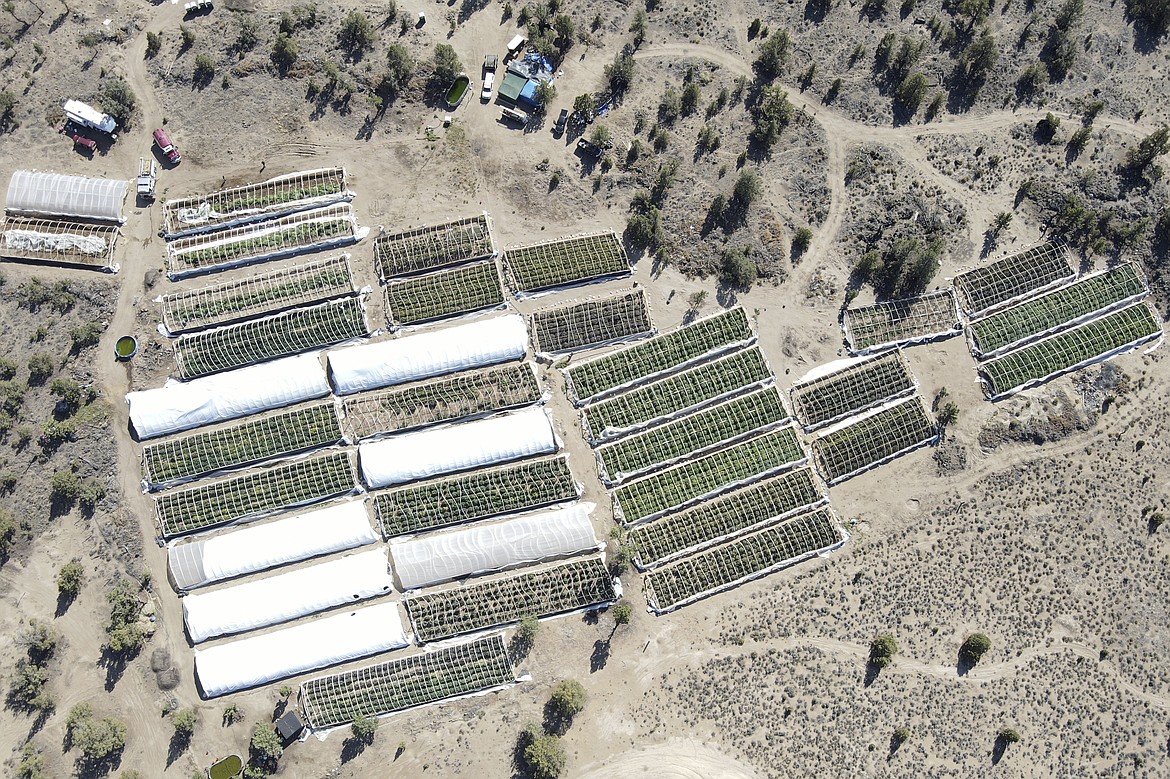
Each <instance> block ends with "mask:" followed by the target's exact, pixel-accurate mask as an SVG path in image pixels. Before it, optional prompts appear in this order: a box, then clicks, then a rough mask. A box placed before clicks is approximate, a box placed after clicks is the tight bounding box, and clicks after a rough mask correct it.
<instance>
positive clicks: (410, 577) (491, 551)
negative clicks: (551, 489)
mask: <svg viewBox="0 0 1170 779" xmlns="http://www.w3.org/2000/svg"><path fill="white" fill-rule="evenodd" d="M592 510H593V504H592V503H579V504H577V505H574V506H570V507H568V508H565V509H561V510H559V511H548V512H544V513H541V514H531V515H528V516H521V517H516V518H514V519H510V520H506V521H504V522H495V523H491V524H479V525H475V526H473V527H469V528H466V529H464V530H455V531H452V532H447V533H435V534H430V535H426V536H423V537H421V538H414V539H410V540H407V541H403V542H400V543H397V544H391V546H390V557H391V558H392V559H393V561H394V572H395V573H396V574H398V581H399V583H400V584H401V585H402V588H403V589H404V590H411V589H414V588H416V587H423V586H425V585H428V584H436V583H438V582H443V581H447V580H449V579H457V578H459V577H460V576H467V575H468V574H473V573H482V572H485V571H496V570H499V569H501V568H507V567H509V566H513V565H518V564H520V563H530V562H536V561H537V560H543V559H545V558H548V557H559V556H562V555H567V554H572V553H574V552H582V551H585V550H586V549H594V548H596V547H597V543H598V542H597V537H596V536H595V535H594V534H593V523H591V522H590V521H589V512H590V511H592Z"/></svg>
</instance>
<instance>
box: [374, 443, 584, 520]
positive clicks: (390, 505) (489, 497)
mask: <svg viewBox="0 0 1170 779" xmlns="http://www.w3.org/2000/svg"><path fill="white" fill-rule="evenodd" d="M576 497H577V484H576V482H575V481H573V474H572V473H570V471H569V466H568V463H566V462H565V458H563V457H557V458H553V459H551V460H533V461H529V462H522V463H519V464H517V465H510V466H507V467H505V468H497V469H494V470H488V471H478V472H475V473H470V474H468V475H466V476H456V477H453V478H447V479H436V480H434V481H428V482H423V483H421V484H418V485H416V486H413V487H404V488H401V489H396V490H390V491H389V492H383V493H379V494H378V495H377V496H376V498H375V500H374V505H375V507H376V508H377V513H378V521H379V522H380V523H381V525H382V533H383V534H384V535H385V536H386V537H387V538H389V537H391V536H397V535H402V534H404V533H414V532H418V531H420V530H430V529H433V528H439V527H446V526H448V525H454V524H457V523H461V522H470V521H472V520H476V519H483V518H485V517H492V516H497V515H500V514H508V513H512V512H516V511H524V510H526V509H532V508H537V507H539V506H547V505H549V504H552V503H560V502H563V501H569V500H574V499H575V498H576Z"/></svg>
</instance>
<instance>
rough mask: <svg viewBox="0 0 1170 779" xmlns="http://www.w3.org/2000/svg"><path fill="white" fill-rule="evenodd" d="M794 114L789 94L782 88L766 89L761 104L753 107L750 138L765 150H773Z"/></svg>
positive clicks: (761, 97)
mask: <svg viewBox="0 0 1170 779" xmlns="http://www.w3.org/2000/svg"><path fill="white" fill-rule="evenodd" d="M792 114H793V108H792V104H791V103H790V102H788V93H787V92H785V91H784V90H783V89H781V88H780V87H764V91H763V93H762V94H761V95H760V99H759V102H757V103H756V104H755V105H754V106H753V107H752V120H753V124H752V129H751V132H750V133H749V134H748V138H749V139H750V140H751V142H752V143H754V144H757V145H759V146H762V147H763V148H765V149H768V148H771V147H772V146H773V145H774V144H775V143H776V141H778V140H780V133H781V132H783V130H784V128H785V127H787V126H788V123H789V122H791V121H792Z"/></svg>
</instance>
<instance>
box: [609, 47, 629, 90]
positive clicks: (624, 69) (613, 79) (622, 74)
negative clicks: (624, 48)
mask: <svg viewBox="0 0 1170 779" xmlns="http://www.w3.org/2000/svg"><path fill="white" fill-rule="evenodd" d="M605 80H606V81H608V82H609V88H610V89H612V90H613V91H614V92H615V93H617V94H621V93H623V92H625V91H626V90H627V89H629V88H630V83H631V82H633V80H634V58H633V56H631V55H630V54H627V53H625V52H618V53H617V54H615V55H614V57H613V62H612V63H610V64H609V65H606V66H605Z"/></svg>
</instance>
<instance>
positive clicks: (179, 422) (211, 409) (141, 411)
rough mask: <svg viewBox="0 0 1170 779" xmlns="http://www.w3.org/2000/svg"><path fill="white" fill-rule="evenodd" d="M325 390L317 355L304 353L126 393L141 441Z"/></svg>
mask: <svg viewBox="0 0 1170 779" xmlns="http://www.w3.org/2000/svg"><path fill="white" fill-rule="evenodd" d="M328 394H329V381H328V379H327V378H326V376H325V370H324V369H323V368H322V367H321V360H320V358H319V357H318V356H317V354H316V353H310V354H302V355H299V356H297V357H287V358H285V359H283V360H274V361H272V362H268V363H263V364H262V365H253V366H250V367H247V368H239V369H237V370H234V371H227V372H225V373H220V374H216V375H214V376H206V377H204V378H202V379H193V380H191V381H187V382H179V381H174V380H171V381H168V382H167V383H166V386H163V387H159V388H157V389H149V390H141V391H139V392H131V393H129V394H127V395H126V402H127V403H129V404H130V421H131V422H132V423H133V425H134V432H136V433H137V434H138V438H139V440H146V439H148V438H154V437H156V436H160V435H166V434H167V433H177V432H179V431H180V430H189V429H191V428H193V427H200V426H202V425H211V424H215V423H216V422H226V421H227V420H229V419H236V418H237V417H242V416H247V415H248V414H256V413H259V412H261V411H267V410H269V409H273V408H280V407H282V406H288V405H291V404H293V403H299V402H301V401H303V400H311V399H312V398H320V397H324V396H325V395H328Z"/></svg>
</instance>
